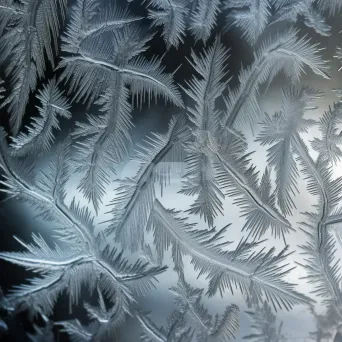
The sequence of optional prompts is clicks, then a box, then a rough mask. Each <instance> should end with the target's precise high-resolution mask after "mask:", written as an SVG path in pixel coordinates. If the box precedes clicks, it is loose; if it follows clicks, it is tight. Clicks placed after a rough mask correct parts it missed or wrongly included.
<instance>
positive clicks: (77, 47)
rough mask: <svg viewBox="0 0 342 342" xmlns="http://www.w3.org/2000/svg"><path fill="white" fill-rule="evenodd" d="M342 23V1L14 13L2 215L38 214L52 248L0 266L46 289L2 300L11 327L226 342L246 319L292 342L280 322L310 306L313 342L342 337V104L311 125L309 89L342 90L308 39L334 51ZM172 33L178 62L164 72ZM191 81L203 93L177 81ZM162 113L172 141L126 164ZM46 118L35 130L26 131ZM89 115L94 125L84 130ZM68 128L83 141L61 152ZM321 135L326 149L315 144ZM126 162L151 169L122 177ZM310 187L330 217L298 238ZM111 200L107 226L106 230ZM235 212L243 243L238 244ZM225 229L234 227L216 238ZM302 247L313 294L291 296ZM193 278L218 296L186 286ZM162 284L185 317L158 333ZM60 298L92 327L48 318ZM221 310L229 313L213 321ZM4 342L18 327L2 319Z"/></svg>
mask: <svg viewBox="0 0 342 342" xmlns="http://www.w3.org/2000/svg"><path fill="white" fill-rule="evenodd" d="M340 9H341V2H340V1H338V0H324V1H323V0H317V1H311V0H304V1H299V0H257V1H254V0H253V1H251V0H210V1H209V0H145V1H142V2H138V1H118V0H117V1H100V0H76V1H73V2H68V1H66V0H58V1H52V0H0V37H1V41H0V63H1V65H2V68H3V70H4V72H3V73H2V74H1V77H2V78H3V80H2V79H1V81H0V100H1V106H2V108H4V110H5V111H8V114H9V115H8V123H9V130H8V132H7V131H6V128H4V127H1V128H0V152H1V154H0V169H1V177H2V178H1V181H0V184H1V188H0V190H1V191H2V192H3V193H4V194H5V196H6V198H5V199H6V200H15V201H21V202H24V203H25V204H28V205H29V206H30V207H31V210H32V212H34V213H35V215H36V216H35V217H36V219H37V220H38V219H39V220H41V221H43V222H44V223H45V224H46V227H48V228H49V229H50V228H51V230H52V231H53V238H54V239H55V242H54V243H50V242H47V239H46V238H44V237H43V236H42V235H41V234H39V233H32V241H31V242H27V241H25V239H23V238H20V237H14V238H15V240H16V241H17V243H18V247H19V248H20V250H19V251H0V258H1V259H2V260H3V261H6V262H8V263H12V264H15V265H18V266H21V267H23V268H25V269H26V270H29V271H32V272H33V273H34V274H35V276H33V277H31V278H30V279H29V281H28V282H26V283H24V282H23V283H22V284H21V285H19V286H16V287H14V288H13V289H12V290H11V291H9V292H8V293H7V294H6V296H5V297H3V295H2V291H1V292H0V307H1V309H2V310H4V311H6V312H7V313H8V315H16V314H18V313H20V312H22V311H28V312H29V314H30V319H32V320H33V321H34V319H35V317H37V316H39V317H41V318H42V319H43V321H44V325H43V326H37V325H35V324H34V323H33V325H32V326H33V328H34V332H33V333H29V334H28V335H27V337H28V338H29V339H30V340H32V341H53V340H54V333H53V329H54V328H55V326H57V327H58V328H59V329H60V331H61V332H64V333H67V334H68V335H69V337H70V339H71V340H72V341H106V340H112V339H113V337H114V338H117V339H120V338H121V333H120V330H122V329H123V328H124V327H125V326H126V324H127V322H128V321H129V320H131V319H133V320H134V321H135V322H136V323H137V324H139V326H140V328H141V333H140V340H141V341H145V342H152V341H165V342H193V341H204V342H225V341H229V340H233V339H234V338H236V336H237V335H238V334H239V324H240V317H241V315H242V314H243V310H242V309H241V307H242V306H246V307H247V311H246V312H245V313H244V314H245V315H247V316H248V317H249V319H250V322H251V333H250V334H247V335H245V336H244V337H243V339H245V340H251V341H272V342H281V341H286V340H287V335H286V334H285V333H284V326H283V322H281V323H279V320H278V319H277V312H278V311H279V310H284V309H285V310H292V309H293V308H294V306H297V305H300V306H302V307H304V308H306V310H307V311H309V312H311V314H312V317H313V319H314V320H315V322H316V328H317V330H316V331H314V332H311V334H310V337H311V338H315V339H316V340H317V341H318V340H321V339H322V338H332V336H333V335H332V333H331V331H332V330H334V329H335V330H336V329H338V327H340V326H341V324H342V288H341V268H340V267H341V265H340V260H339V259H338V248H340V247H341V246H342V233H341V229H340V224H341V222H342V211H341V207H340V200H341V193H342V177H336V176H335V174H334V166H336V165H338V164H339V161H340V159H341V157H342V150H341V147H340V146H341V144H342V135H341V131H340V129H341V126H340V125H341V124H342V107H341V106H342V104H341V102H337V103H333V104H332V105H331V106H330V107H329V109H328V110H326V111H325V112H324V113H323V114H322V115H321V117H320V118H319V119H318V120H317V119H316V120H314V119H308V118H307V115H308V114H309V113H310V112H312V111H316V110H317V109H318V104H317V103H318V100H319V99H320V98H321V97H322V96H323V94H322V93H321V92H319V91H318V90H316V89H313V88H311V87H308V86H303V85H301V84H298V83H300V82H301V81H302V76H303V75H304V74H305V73H306V72H309V73H311V75H315V77H318V78H320V79H324V80H325V81H326V82H329V80H331V78H332V77H331V70H330V65H329V62H328V61H326V60H325V59H324V57H323V56H324V55H323V52H322V50H323V46H322V45H321V44H319V43H316V42H313V41H312V40H311V39H309V38H307V35H305V34H303V32H302V30H304V31H305V30H307V31H310V32H314V33H315V34H318V35H319V36H321V37H322V41H325V40H324V37H326V36H329V35H331V34H332V28H331V27H330V26H329V24H328V23H327V19H328V17H329V16H335V15H338V12H339V11H340ZM298 22H300V24H302V25H297V23H298ZM222 23H223V25H222ZM221 26H223V29H221ZM303 26H304V27H305V28H303ZM279 27H280V28H281V29H278V28H279ZM298 27H301V28H300V29H299V28H298ZM235 29H236V30H235ZM156 32H157V33H156ZM227 32H228V33H229V34H230V33H232V34H236V32H237V34H238V35H241V36H242V37H243V38H244V39H245V41H246V42H247V43H248V44H249V47H250V49H251V51H252V54H253V58H252V60H251V62H250V64H249V65H247V66H241V69H240V70H239V72H238V73H237V75H236V76H237V77H232V76H233V74H234V70H231V68H230V64H231V61H230V60H231V57H230V54H234V51H230V50H229V49H228V48H227V46H226V44H225V41H226V40H225V37H227V36H226V35H225V34H226V33H227ZM158 34H161V39H162V42H163V44H164V45H163V44H159V47H158V48H161V49H162V52H163V53H164V54H162V53H157V54H155V55H154V56H152V55H151V51H150V50H151V47H153V44H154V40H155V39H158V37H157V36H158ZM188 42H192V43H193V49H192V50H191V52H190V53H189V55H187V56H182V58H183V59H184V61H182V65H179V66H176V67H173V69H172V68H170V66H169V65H168V64H167V60H168V59H167V57H168V54H169V53H172V52H174V51H176V53H177V54H180V53H181V52H182V51H183V50H184V51H186V47H187V46H188V45H189V44H192V43H188ZM161 45H163V46H161ZM163 49H164V50H163ZM341 51H342V50H341V48H337V50H336V55H335V57H336V58H338V59H342V52H341ZM182 53H183V52H182ZM184 66H186V67H187V68H189V69H190V70H191V76H190V77H188V78H187V79H186V80H185V81H179V78H180V76H179V75H180V73H181V71H182V70H184V69H182V68H183V67H184ZM50 69H52V71H51V70H50ZM281 73H282V74H283V75H284V76H285V78H284V85H283V86H282V93H281V96H282V100H281V102H282V103H281V105H280V106H279V110H278V111H276V112H275V113H262V110H261V105H260V98H261V96H260V95H261V93H262V92H263V91H266V92H267V91H268V90H269V89H270V88H271V87H272V86H273V84H274V81H275V80H276V79H277V77H279V74H281ZM50 74H51V75H50ZM50 76H52V77H50ZM285 79H286V80H285ZM62 86H63V87H64V88H65V89H66V91H62ZM335 91H336V93H337V95H340V93H341V90H340V89H335ZM160 100H163V101H164V103H165V107H168V109H170V110H171V111H172V117H171V119H170V120H169V123H168V128H167V130H166V131H164V132H150V133H149V134H148V135H147V136H146V137H145V138H144V140H143V143H142V144H136V146H135V148H134V152H133V153H132V154H131V155H130V153H131V148H130V147H131V145H132V144H135V139H134V137H132V132H133V130H134V123H135V117H136V113H138V111H139V110H142V109H143V110H145V109H147V110H154V109H155V108H159V109H160V108H161V101H160ZM32 103H34V104H35V105H36V108H37V113H34V114H33V115H32V118H30V120H28V122H30V123H29V124H28V125H27V124H26V117H25V116H26V114H27V113H31V112H32V111H31V110H30V108H31V107H32ZM156 104H158V106H159V107H155V105H156ZM77 108H82V114H83V115H82V116H81V117H80V118H78V119H77V120H73V119H74V113H76V111H77V110H76V109H77ZM160 114H161V115H162V114H163V113H160ZM138 115H139V114H138ZM67 120H70V122H72V123H71V124H75V125H74V127H73V129H72V131H71V132H70V134H67V136H66V137H64V138H63V139H61V141H60V142H58V138H56V135H57V134H58V131H60V130H63V127H64V126H63V125H64V123H65V121H67ZM73 121H75V122H73ZM313 127H318V129H319V136H315V137H314V138H313V140H312V141H310V142H309V143H307V142H306V141H305V139H304V137H305V134H306V133H308V132H310V131H311V130H312V129H313ZM254 131H257V132H258V134H257V135H256V136H255V143H256V144H257V146H258V148H259V147H260V149H262V148H264V149H266V151H265V152H266V154H267V166H266V167H265V168H263V170H259V169H258V168H257V166H256V165H254V159H253V158H254V154H255V153H254V152H253V151H251V146H250V144H249V142H250V138H249V137H248V136H247V135H248V132H250V133H251V134H252V135H254ZM246 132H247V133H246ZM312 152H313V153H312ZM41 157H42V158H48V159H50V162H49V165H48V167H47V168H42V169H40V165H39V164H37V162H38V163H39V160H40V159H39V158H41ZM128 157H129V158H130V159H131V161H134V162H136V163H137V164H138V166H137V170H136V172H135V174H134V175H133V176H127V175H125V174H121V175H120V176H119V171H118V170H119V169H120V167H121V166H122V165H123V163H124V162H125V160H126V159H127V158H128ZM179 162H181V163H184V164H185V165H186V170H185V173H184V175H182V179H181V181H180V182H178V184H177V187H178V188H177V190H178V193H179V194H180V195H179V196H184V197H186V198H187V199H188V200H189V201H190V204H189V206H188V207H187V208H184V210H177V209H171V207H170V206H169V205H166V204H165V203H164V199H165V197H166V196H163V195H165V187H166V186H167V185H168V182H169V181H170V179H171V178H172V171H171V169H172V167H173V166H175V165H176V164H177V163H179ZM38 170H39V171H40V172H39V173H38V172H37V171H38ZM75 175H76V176H78V177H79V178H78V181H77V194H76V195H74V197H72V196H71V195H70V193H71V190H70V184H69V181H70V179H71V178H72V177H74V176H75ZM114 175H116V176H117V177H118V178H119V179H117V180H115V181H114V179H113V177H114ZM303 177H304V178H305V183H304V184H305V186H306V189H307V192H308V193H309V194H310V195H311V196H312V197H314V198H315V200H316V203H315V205H314V206H312V207H311V209H310V210H309V211H308V212H305V213H302V214H301V217H302V222H301V223H294V221H293V218H292V215H293V214H295V213H296V212H297V211H298V208H297V203H298V200H297V199H298V195H300V191H299V183H300V180H301V178H303ZM114 183H115V185H116V186H114V185H113V184H114ZM157 186H159V187H160V189H161V193H160V195H159V193H158V192H157V189H156V187H157ZM112 189H113V190H112ZM107 196H110V199H111V201H110V203H109V207H110V208H109V211H108V212H107V213H106V214H107V215H108V216H109V219H108V220H106V221H105V222H99V219H101V217H102V215H101V211H102V209H103V208H104V207H105V203H104V201H105V197H107ZM182 198H183V197H182ZM82 199H85V200H86V205H82V204H81V202H82ZM228 201H230V202H231V203H230V204H227V203H228ZM174 207H175V208H176V207H177V205H175V206H174ZM182 209H183V208H182ZM236 210H238V211H239V215H240V216H241V219H242V220H243V224H242V227H241V232H242V233H243V235H245V236H243V237H242V238H241V239H238V240H237V239H235V240H234V241H231V240H230V238H231V236H233V235H232V228H233V226H234V225H233V224H230V223H229V222H230V221H231V219H230V218H231V216H232V217H233V214H234V212H235V211H236ZM188 216H189V217H188ZM221 218H224V220H225V225H223V227H222V226H221V228H217V226H218V222H219V220H220V219H221ZM104 224H105V225H104ZM299 231H301V232H302V233H303V234H304V235H305V240H304V242H303V244H301V245H300V246H299V248H300V250H301V253H302V255H303V258H302V259H301V261H297V262H296V263H297V267H298V268H299V269H300V270H301V271H300V272H301V273H303V277H302V278H303V279H304V280H305V281H306V283H307V284H309V285H310V289H311V291H310V293H309V294H303V293H301V291H300V290H299V289H298V288H297V286H296V284H294V283H293V282H292V281H290V280H289V278H290V277H291V276H292V275H293V271H294V270H293V268H292V267H291V266H289V260H290V258H291V256H292V254H293V252H292V251H291V250H290V249H291V248H290V246H289V245H288V242H287V241H288V237H289V236H291V235H293V234H294V233H298V232H299ZM267 237H271V238H274V239H281V240H280V243H281V244H283V246H282V248H277V247H271V248H266V247H265V241H266V239H267ZM262 239H263V240H262ZM338 244H340V246H338ZM190 268H191V269H192V270H193V271H194V273H195V274H196V276H197V277H198V278H199V277H201V279H204V281H205V284H206V285H205V288H204V285H203V286H202V285H201V286H197V284H194V280H193V279H188V278H191V277H190V276H189V275H188V273H187V270H188V269H190ZM166 275H171V276H170V279H171V278H172V277H173V280H172V281H173V284H170V285H169V286H168V289H169V291H168V293H170V294H171V295H172V296H173V299H174V301H173V307H172V310H170V314H169V315H168V318H167V322H166V324H164V325H162V324H159V323H158V324H156V322H155V321H154V319H153V317H154V316H153V315H154V313H153V312H148V311H147V310H145V308H144V304H143V303H144V299H143V298H144V297H146V296H148V295H149V294H150V292H151V291H152V294H153V293H157V292H158V291H160V289H159V288H158V285H157V283H158V281H159V280H165V279H164V278H163V277H166ZM175 279H176V281H174V280H175ZM84 288H85V289H86V291H87V293H88V294H89V296H90V297H92V298H90V299H91V300H89V301H88V300H84V298H83V292H82V291H83V290H84ZM64 293H65V294H66V295H67V297H68V299H69V307H70V313H71V314H73V310H72V309H73V308H74V307H75V306H81V307H83V309H84V310H85V312H86V313H87V316H88V321H84V322H83V319H80V318H77V317H74V318H73V319H69V320H67V319H66V320H59V321H58V322H52V321H51V320H50V319H49V316H52V314H53V313H54V310H55V305H56V302H57V301H58V300H59V299H60V298H61V297H63V294H64ZM236 294H238V295H240V296H241V298H242V299H243V301H240V302H241V303H239V306H241V307H240V308H239V306H238V305H237V304H236V303H235V301H236V297H235V295H236ZM216 295H219V296H221V297H222V298H224V300H225V309H224V310H223V311H222V312H215V313H212V312H211V309H212V307H211V308H210V305H208V303H210V301H211V300H213V297H215V296H216ZM228 296H229V299H228V300H227V298H228ZM316 302H319V303H320V305H321V306H323V307H324V308H325V309H326V315H321V314H318V313H317V312H316V309H315V308H316V306H315V305H316ZM207 305H208V306H207ZM284 324H286V322H285V323H284ZM0 328H2V329H3V330H7V328H8V327H7V325H6V323H5V322H4V321H2V320H0ZM337 334H338V333H337ZM337 334H336V336H338V335H337Z"/></svg>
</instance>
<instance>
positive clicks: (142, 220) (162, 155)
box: [107, 116, 187, 251]
mask: <svg viewBox="0 0 342 342" xmlns="http://www.w3.org/2000/svg"><path fill="white" fill-rule="evenodd" d="M186 128H187V127H186V120H185V118H184V117H183V116H174V117H173V118H172V119H171V121H170V124H169V129H168V132H167V133H166V134H153V135H151V136H150V137H149V138H147V139H146V141H145V144H144V145H143V146H141V147H140V149H139V150H138V151H137V154H136V155H135V156H134V157H133V158H134V161H138V163H139V170H138V172H137V174H136V175H135V177H133V178H126V179H123V180H121V181H120V185H119V187H118V188H117V192H118V193H117V195H116V197H115V198H114V200H113V202H112V206H113V209H112V215H113V218H112V219H111V220H110V222H111V223H110V225H109V227H108V229H107V233H108V234H111V233H114V234H115V236H116V241H117V242H120V243H121V244H122V246H123V247H124V248H129V249H131V250H133V251H136V250H139V249H140V248H141V246H142V245H143V244H144V228H145V225H146V222H147V220H148V217H149V214H150V211H151V207H152V204H153V200H154V198H155V189H154V184H155V181H156V180H159V181H161V182H163V179H162V178H163V177H165V176H166V177H167V175H165V174H164V169H163V168H162V167H160V166H159V165H160V164H161V163H162V162H173V161H178V160H179V157H180V156H181V155H182V150H183V143H184V141H185V137H186V133H187V129H186Z"/></svg>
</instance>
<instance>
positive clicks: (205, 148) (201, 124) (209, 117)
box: [181, 38, 228, 226]
mask: <svg viewBox="0 0 342 342" xmlns="http://www.w3.org/2000/svg"><path fill="white" fill-rule="evenodd" d="M191 57H192V61H191V62H190V63H191V66H192V67H193V68H194V70H195V72H196V74H197V75H200V77H198V76H194V77H193V78H192V80H191V81H190V82H188V84H187V88H185V89H184V90H185V92H186V93H187V95H188V96H189V97H190V99H191V100H192V101H193V102H194V107H193V108H192V107H189V108H188V113H189V114H188V115H189V119H190V121H191V122H192V123H193V125H194V128H193V129H192V135H193V139H191V142H189V144H188V145H187V147H186V149H187V153H188V156H187V158H186V162H187V164H188V171H187V173H186V175H185V177H186V180H185V181H184V182H183V187H182V190H181V192H182V193H184V194H187V195H192V196H193V195H197V198H196V200H195V203H194V204H193V205H192V206H191V209H190V210H189V212H190V213H194V214H199V215H200V217H204V220H205V221H206V222H208V225H209V226H213V223H214V219H215V217H216V216H217V213H218V212H220V213H221V214H222V211H223V207H222V198H223V194H222V193H221V191H220V189H219V187H218V184H217V182H216V179H215V173H216V168H217V166H216V160H215V157H214V155H213V153H212V152H211V150H212V149H213V150H217V148H218V147H217V142H216V138H215V133H216V131H217V129H218V126H219V112H218V111H217V110H216V108H215V102H216V100H217V98H218V97H220V96H221V94H222V92H223V90H224V89H225V87H226V84H227V82H226V81H224V77H225V76H226V71H225V62H226V60H227V57H228V56H227V54H226V50H225V48H224V46H223V45H222V44H221V42H220V39H219V38H216V40H215V42H214V44H213V46H212V47H210V48H208V49H207V50H206V51H205V52H204V53H203V54H202V55H200V56H197V55H196V54H195V53H194V52H192V54H191Z"/></svg>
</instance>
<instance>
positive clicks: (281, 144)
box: [258, 87, 319, 214]
mask: <svg viewBox="0 0 342 342" xmlns="http://www.w3.org/2000/svg"><path fill="white" fill-rule="evenodd" d="M318 96H319V93H318V92H317V91H316V90H314V89H310V88H308V87H304V88H301V89H300V90H297V89H295V88H290V89H287V90H283V105H282V110H281V112H279V113H276V114H275V115H274V116H273V117H269V116H268V115H266V118H265V120H264V121H263V122H262V123H261V126H262V128H263V129H262V132H261V134H260V136H259V138H258V141H260V142H261V144H262V145H272V146H271V147H270V148H269V149H268V163H269V164H270V165H271V166H274V167H275V170H276V174H277V178H276V185H277V187H276V192H277V196H278V203H279V206H280V208H281V210H282V211H283V213H285V214H291V212H292V209H293V208H294V207H295V204H294V202H293V195H294V194H295V193H296V192H298V189H297V178H298V176H299V172H298V168H297V163H296V160H295V157H294V153H296V144H297V143H298V139H300V137H299V134H300V133H303V132H307V130H308V128H309V127H312V126H313V125H315V121H313V120H308V119H304V117H303V116H304V113H305V110H308V109H310V106H312V105H313V104H314V101H315V100H316V99H317V97H318Z"/></svg>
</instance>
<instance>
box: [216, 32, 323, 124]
mask: <svg viewBox="0 0 342 342" xmlns="http://www.w3.org/2000/svg"><path fill="white" fill-rule="evenodd" d="M297 35H298V32H297V31H296V30H294V29H290V30H288V31H285V32H284V33H281V34H277V35H275V37H271V38H269V39H266V40H265V41H264V42H263V43H262V46H261V48H259V49H258V50H257V51H256V52H255V60H254V62H253V64H252V65H251V66H250V67H248V68H246V69H243V70H242V71H241V73H240V75H239V81H240V85H239V87H238V88H237V89H235V90H233V91H231V92H230V95H229V97H226V99H225V102H226V107H227V109H226V111H225V115H224V119H223V122H222V125H223V127H229V128H232V127H241V126H243V125H244V124H246V123H247V124H250V125H251V124H254V123H255V122H256V120H258V119H259V116H260V109H259V105H258V101H257V94H258V93H257V92H258V89H259V86H260V85H262V84H265V83H267V85H270V84H271V82H272V80H273V79H274V77H275V76H276V75H277V74H278V73H279V72H280V71H283V72H284V73H285V75H286V76H287V77H288V78H290V80H292V81H293V82H298V81H299V80H300V76H301V74H302V73H303V72H304V71H305V68H304V67H305V66H307V67H309V68H310V69H311V70H312V71H313V72H314V73H315V74H317V75H319V76H322V77H324V78H328V79H329V75H328V74H327V71H328V66H327V63H326V62H325V61H324V60H323V59H322V58H321V56H319V51H320V49H319V48H318V45H317V44H311V42H310V40H309V39H306V38H305V37H303V38H298V37H297Z"/></svg>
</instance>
